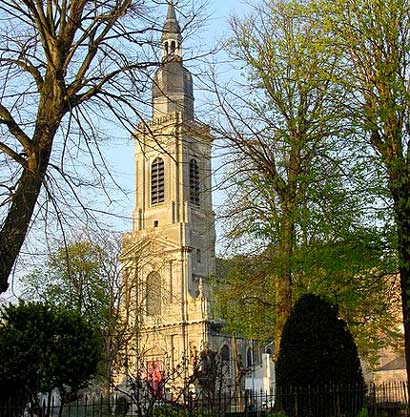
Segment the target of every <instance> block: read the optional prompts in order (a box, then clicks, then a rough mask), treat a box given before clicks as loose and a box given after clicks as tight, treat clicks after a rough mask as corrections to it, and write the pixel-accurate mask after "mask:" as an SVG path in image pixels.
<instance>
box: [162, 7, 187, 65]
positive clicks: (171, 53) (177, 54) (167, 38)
mask: <svg viewBox="0 0 410 417" xmlns="http://www.w3.org/2000/svg"><path fill="white" fill-rule="evenodd" d="M161 40H162V47H163V48H162V49H163V59H166V60H170V59H174V58H177V59H181V58H182V51H181V42H182V36H181V29H180V27H179V24H178V19H177V15H176V12H175V6H174V2H173V1H172V0H168V13H167V19H166V21H165V24H164V27H163V29H162V36H161Z"/></svg>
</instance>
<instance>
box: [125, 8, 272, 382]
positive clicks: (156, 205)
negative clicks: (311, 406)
mask: <svg viewBox="0 0 410 417" xmlns="http://www.w3.org/2000/svg"><path fill="white" fill-rule="evenodd" d="M161 45H162V62H161V65H160V67H159V69H158V70H157V72H156V74H155V76H154V78H153V86H152V108H153V114H152V119H151V120H150V121H146V122H142V123H140V124H139V125H138V126H137V129H136V133H135V172H136V194H135V210H134V212H133V229H132V232H130V233H127V234H126V235H125V236H124V248H123V263H124V266H125V270H126V273H125V281H126V282H125V285H126V288H127V301H126V303H127V313H126V314H127V320H128V322H129V323H130V325H131V328H132V329H133V331H134V339H133V340H134V341H133V343H132V344H131V346H132V347H131V348H129V352H128V363H129V367H130V369H133V371H134V373H137V374H143V373H144V372H146V375H147V377H148V379H151V380H152V381H153V382H152V383H153V384H158V382H159V380H161V378H164V375H165V374H167V375H168V376H169V375H171V374H172V372H176V370H182V371H180V372H182V373H183V375H180V377H181V378H182V379H184V380H186V379H187V378H188V377H189V374H190V373H192V371H193V369H194V366H195V364H197V363H198V360H199V358H200V356H201V352H209V351H212V352H216V353H217V354H218V357H219V358H220V360H221V361H222V362H223V363H224V381H225V384H226V385H227V386H233V385H235V384H237V382H238V379H239V377H240V374H241V370H240V369H241V368H242V369H245V368H249V369H250V368H251V367H253V368H254V367H255V365H257V364H258V363H259V364H260V366H262V362H263V361H262V353H263V351H262V350H261V349H254V348H253V345H254V343H252V342H251V341H246V340H243V339H240V338H234V337H231V336H229V335H226V334H223V333H221V321H220V320H217V319H215V318H214V317H213V309H212V289H211V280H212V278H213V277H214V276H215V271H216V267H215V264H216V259H215V215H214V212H213V209H212V193H211V189H212V184H211V172H212V169H211V147H212V141H213V138H212V134H211V132H210V128H209V126H207V125H205V124H203V123H200V122H198V121H197V120H196V119H195V109H194V88H193V77H192V75H191V73H190V72H189V70H188V69H186V68H185V67H184V65H183V54H182V36H181V30H180V26H179V24H178V20H177V17H176V12H175V8H174V5H173V4H172V3H169V5H168V13H167V17H166V21H165V24H164V27H163V31H162V37H161ZM266 356H268V355H266ZM269 362H272V361H271V360H270V361H269ZM265 365H266V364H265ZM272 366H273V363H272ZM268 367H269V368H270V364H268ZM242 384H244V382H242ZM265 388H266V387H265Z"/></svg>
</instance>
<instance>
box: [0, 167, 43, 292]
mask: <svg viewBox="0 0 410 417" xmlns="http://www.w3.org/2000/svg"><path fill="white" fill-rule="evenodd" d="M44 175H45V167H44V168H43V169H42V170H39V172H31V171H30V170H29V169H28V168H26V169H24V172H23V174H22V176H21V179H20V181H19V184H18V187H17V190H16V192H15V193H14V195H13V203H12V205H11V208H10V210H9V212H8V214H7V217H6V220H5V222H4V225H3V227H2V229H1V231H0V293H2V292H5V291H6V290H7V288H8V282H7V280H8V277H9V275H10V273H11V271H12V269H13V265H14V262H15V260H16V258H17V256H18V254H19V252H20V249H21V247H22V245H23V242H24V239H25V237H26V234H27V231H28V228H29V226H30V219H31V216H32V214H33V211H34V207H35V205H36V202H37V199H38V196H39V194H40V191H41V186H42V183H43V178H44Z"/></svg>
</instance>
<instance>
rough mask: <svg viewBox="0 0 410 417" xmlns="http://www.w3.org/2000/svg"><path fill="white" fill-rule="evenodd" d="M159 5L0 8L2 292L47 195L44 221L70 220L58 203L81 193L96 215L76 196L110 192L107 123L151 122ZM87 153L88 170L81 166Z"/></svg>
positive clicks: (32, 0) (123, 2) (119, 0)
mask: <svg viewBox="0 0 410 417" xmlns="http://www.w3.org/2000/svg"><path fill="white" fill-rule="evenodd" d="M163 3H164V4H166V3H167V2H166V1H165V0H164V2H163ZM160 5H161V1H154V0H152V1H149V2H146V1H143V0H98V1H87V0H61V1H55V0H47V1H37V0H23V1H16V0H5V1H2V2H1V4H0V17H1V22H2V24H1V29H0V64H1V65H0V87H1V92H0V132H1V133H0V134H1V139H0V168H1V172H0V215H1V220H0V224H1V230H0V292H4V291H5V290H6V289H7V287H8V284H7V279H8V276H9V274H10V272H11V271H12V268H13V265H14V263H15V260H16V258H17V256H18V254H19V252H20V249H21V247H22V245H23V242H24V240H25V237H26V235H27V232H28V230H29V228H30V225H31V224H32V220H33V215H34V213H35V208H36V204H38V203H39V196H40V194H41V192H42V190H43V191H44V194H45V199H44V202H42V203H41V206H40V208H41V209H43V211H44V212H45V213H46V214H45V216H46V215H47V209H48V208H49V207H53V208H54V210H55V212H56V213H57V215H59V216H62V215H63V211H64V210H63V208H62V207H60V204H59V203H61V202H62V201H64V200H65V199H66V198H67V197H66V196H67V192H68V191H72V192H74V194H75V202H76V206H77V207H76V208H78V209H87V208H88V207H87V205H86V204H85V203H82V201H81V200H80V199H79V196H78V195H77V194H76V193H75V192H76V189H77V188H78V187H82V186H85V185H91V186H100V187H103V186H104V181H105V177H109V175H110V173H109V170H107V169H106V166H105V161H104V159H103V157H102V154H101V149H100V144H101V143H100V139H101V138H100V133H101V125H102V123H103V122H104V121H105V120H113V119H115V120H116V123H117V125H118V126H120V127H121V128H125V129H128V130H129V131H130V132H132V131H133V128H134V126H135V123H136V122H137V121H138V120H139V119H142V117H143V107H142V106H143V105H146V104H147V100H146V97H145V91H146V89H147V87H150V71H151V69H152V68H154V67H155V66H157V65H158V63H159V59H158V58H157V55H156V51H155V49H156V46H157V42H156V41H155V38H156V36H155V32H156V31H158V30H160V29H161V27H160V26H159V24H158V22H162V19H159V18H158V12H160V13H163V9H161V8H160V7H159V6H160ZM194 16H195V13H194V12H192V13H191V14H190V15H189V16H187V18H186V22H187V23H189V22H190V21H192V20H193V18H194ZM85 153H86V154H87V155H88V156H87V158H88V161H89V164H90V167H88V168H87V167H86V166H81V167H80V166H79V163H81V162H79V161H78V160H77V158H80V159H81V155H82V154H85ZM90 168H91V169H90ZM82 171H83V172H82ZM56 174H57V175H56ZM81 174H84V175H83V178H82V179H81ZM56 177H59V178H60V180H61V179H62V181H63V183H64V186H61V184H60V183H59V182H58V181H57V180H56ZM57 197H59V199H58V198H57Z"/></svg>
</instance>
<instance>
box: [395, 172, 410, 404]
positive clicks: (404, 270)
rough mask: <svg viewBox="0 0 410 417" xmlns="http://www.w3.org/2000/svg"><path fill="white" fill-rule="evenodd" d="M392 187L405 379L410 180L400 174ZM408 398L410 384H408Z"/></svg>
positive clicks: (409, 347) (409, 328) (409, 367)
mask: <svg viewBox="0 0 410 417" xmlns="http://www.w3.org/2000/svg"><path fill="white" fill-rule="evenodd" d="M399 181H400V182H399V186H397V187H394V188H393V189H392V194H393V199H394V208H395V214H396V222H397V232H398V252H399V271H400V288H401V301H402V312H403V327H404V352H405V359H406V371H407V381H408V382H409V379H410V181H409V180H408V179H407V178H406V176H405V175H404V172H403V173H402V175H401V178H400V180H399ZM408 389H409V398H410V384H409V387H408Z"/></svg>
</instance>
